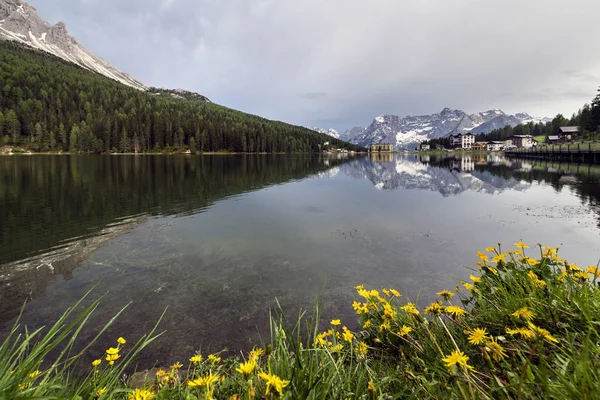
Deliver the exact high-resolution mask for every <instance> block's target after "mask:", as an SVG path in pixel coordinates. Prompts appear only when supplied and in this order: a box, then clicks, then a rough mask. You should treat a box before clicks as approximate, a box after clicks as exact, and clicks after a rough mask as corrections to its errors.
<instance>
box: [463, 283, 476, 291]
mask: <svg viewBox="0 0 600 400" xmlns="http://www.w3.org/2000/svg"><path fill="white" fill-rule="evenodd" d="M461 283H462V284H463V286H464V287H465V289H467V290H468V291H469V292H473V290H475V285H473V284H472V283H469V282H465V281H461Z"/></svg>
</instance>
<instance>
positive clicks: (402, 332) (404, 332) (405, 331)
mask: <svg viewBox="0 0 600 400" xmlns="http://www.w3.org/2000/svg"><path fill="white" fill-rule="evenodd" d="M411 332H412V328H411V327H410V326H406V325H403V326H402V328H401V329H400V332H398V335H400V336H406V335H408V334H409V333H411Z"/></svg>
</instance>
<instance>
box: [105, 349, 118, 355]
mask: <svg viewBox="0 0 600 400" xmlns="http://www.w3.org/2000/svg"><path fill="white" fill-rule="evenodd" d="M106 354H108V355H114V354H119V349H117V348H115V347H111V348H109V349H108V350H106Z"/></svg>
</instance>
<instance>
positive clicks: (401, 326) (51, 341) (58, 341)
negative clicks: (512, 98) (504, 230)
mask: <svg viewBox="0 0 600 400" xmlns="http://www.w3.org/2000/svg"><path fill="white" fill-rule="evenodd" d="M515 247H516V248H514V249H511V250H510V251H504V250H503V249H502V246H500V245H498V246H497V247H490V248H488V249H486V250H485V252H478V253H477V257H478V261H477V263H476V264H477V268H478V270H479V271H478V272H476V273H473V274H472V275H471V276H470V281H468V282H467V281H460V282H457V284H458V285H457V286H456V287H455V288H452V290H446V291H442V292H439V293H437V296H438V300H437V301H435V302H434V303H432V304H431V305H429V306H428V307H426V308H424V309H422V310H421V309H418V308H417V307H416V306H415V305H414V304H413V303H410V302H407V301H405V300H404V299H403V298H402V296H401V294H400V293H399V292H397V291H396V290H394V289H390V288H386V289H381V290H376V289H370V288H365V287H364V286H362V285H359V286H357V287H356V292H357V294H356V301H354V303H353V304H352V306H353V308H354V310H355V311H356V314H357V318H358V320H359V323H360V326H361V327H362V328H361V329H360V330H359V331H355V332H352V331H350V330H349V329H348V328H346V326H344V323H343V321H340V320H336V319H334V320H331V322H330V324H328V326H326V327H319V324H318V321H319V320H320V319H321V318H320V317H321V316H320V311H319V309H318V308H316V309H315V310H314V312H313V313H312V314H301V315H300V316H299V317H298V318H297V319H294V320H288V319H286V316H285V315H283V314H282V313H281V312H279V310H274V311H273V313H272V316H271V324H270V331H271V338H270V342H269V343H268V344H266V345H265V346H264V347H263V348H255V349H253V350H252V351H250V352H249V353H244V354H241V355H240V356H238V357H232V358H227V359H221V356H220V355H219V354H218V353H217V354H200V353H195V354H190V356H189V360H163V361H164V362H165V364H163V365H165V366H166V365H169V364H170V366H169V367H165V368H164V369H160V370H154V371H151V373H146V374H142V375H138V376H137V384H136V387H133V386H132V385H131V383H132V381H131V380H123V379H122V375H123V374H124V372H125V371H126V369H127V368H128V367H129V366H131V365H133V364H134V362H135V357H136V355H138V354H139V353H140V352H141V351H143V350H144V349H145V348H146V347H147V346H149V345H151V343H152V341H153V340H154V339H155V338H156V337H157V336H158V335H159V334H157V333H156V332H157V327H155V328H154V329H153V330H151V332H150V333H149V334H147V335H145V336H143V337H142V338H141V339H140V340H138V341H137V342H136V343H134V344H130V343H128V342H127V341H126V340H125V339H124V338H118V339H116V338H115V339H116V340H115V344H114V347H110V348H108V349H106V352H105V354H99V355H98V359H97V360H96V361H94V363H93V365H92V366H89V372H88V374H87V375H85V376H84V377H83V378H74V375H73V367H74V366H75V365H76V363H77V360H78V359H79V358H80V357H81V355H82V354H85V352H86V351H88V349H89V348H90V346H91V345H92V343H87V344H86V345H85V347H84V348H83V349H82V350H81V351H79V352H77V353H75V352H74V350H73V348H74V343H75V342H76V338H77V333H78V332H79V330H80V329H81V328H82V327H83V325H84V324H85V322H86V320H87V318H89V316H90V315H91V313H92V312H93V311H94V310H95V309H96V307H97V305H98V302H97V301H96V302H94V303H93V304H92V305H91V306H89V307H88V308H86V309H85V310H84V311H83V313H81V314H77V312H76V310H77V309H78V308H79V306H80V304H76V305H75V306H74V307H72V308H71V309H69V310H67V312H66V313H65V314H64V315H63V317H61V319H60V320H59V321H58V322H57V324H56V325H55V326H53V327H51V328H49V329H48V330H46V331H42V330H38V331H33V332H32V331H29V332H26V333H22V334H21V336H18V335H19V333H20V332H22V329H21V328H20V327H19V326H17V325H16V326H15V328H14V329H13V332H12V334H11V335H10V336H9V337H8V338H7V339H6V340H5V341H4V342H3V343H2V344H1V345H0V398H4V399H13V398H44V399H52V398H57V399H58V398H61V399H62V398H69V399H186V400H187V399H213V398H215V399H274V398H286V399H324V398H328V399H329V398H332V399H347V398H351V399H394V398H435V399H446V398H459V399H479V398H481V399H513V398H527V399H545V398H578V399H579V398H581V399H585V398H589V399H591V398H595V396H596V395H597V393H600V379H599V378H600V370H599V368H598V366H599V365H600V347H599V344H600V289H599V276H600V270H599V268H598V265H596V266H588V267H586V268H583V267H579V266H576V265H573V264H570V263H568V261H566V260H563V259H561V258H560V256H559V252H558V249H554V248H551V247H544V246H542V245H539V246H534V247H533V248H529V247H528V246H527V245H525V244H524V243H521V242H519V243H516V244H515ZM80 303H81V302H80ZM117 316H118V315H117ZM112 323H114V318H113V319H111V321H109V323H108V324H107V326H106V327H105V328H104V329H103V330H102V332H103V331H104V330H106V329H107V328H108V327H109V326H110V325H111V324H112ZM102 332H100V333H99V335H100V334H101V333H102ZM51 351H53V352H55V353H56V354H59V355H58V356H55V357H54V358H53V359H52V360H51V363H50V364H48V363H46V364H42V361H43V360H44V359H45V358H46V357H48V354H50V352H51ZM52 354H54V353H52ZM42 365H44V367H42ZM140 376H142V377H144V376H145V378H146V379H139V378H140Z"/></svg>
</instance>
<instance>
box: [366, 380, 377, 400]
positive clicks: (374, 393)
mask: <svg viewBox="0 0 600 400" xmlns="http://www.w3.org/2000/svg"><path fill="white" fill-rule="evenodd" d="M367 389H368V390H369V393H371V396H372V397H375V396H377V388H376V387H375V384H374V383H373V382H371V381H369V384H368V385H367Z"/></svg>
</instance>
